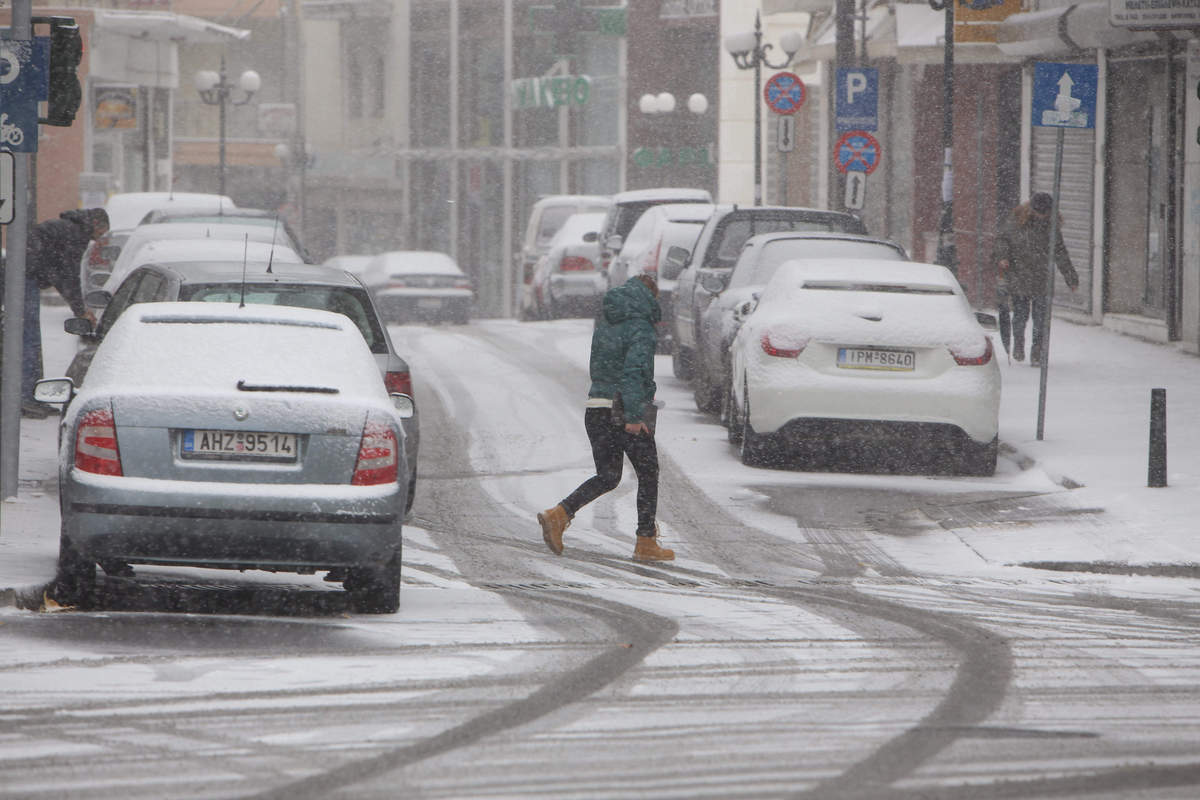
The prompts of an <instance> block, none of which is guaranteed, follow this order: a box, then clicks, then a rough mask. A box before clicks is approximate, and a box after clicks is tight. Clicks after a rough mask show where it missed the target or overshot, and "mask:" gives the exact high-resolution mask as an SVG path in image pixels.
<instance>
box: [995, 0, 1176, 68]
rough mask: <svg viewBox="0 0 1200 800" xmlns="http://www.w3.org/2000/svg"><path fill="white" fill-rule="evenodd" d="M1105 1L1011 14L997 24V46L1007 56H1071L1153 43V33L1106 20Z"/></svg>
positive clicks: (1154, 37)
mask: <svg viewBox="0 0 1200 800" xmlns="http://www.w3.org/2000/svg"><path fill="white" fill-rule="evenodd" d="M1108 14H1109V9H1108V3H1107V2H1093V3H1076V4H1075V5H1069V6H1060V7H1058V8H1048V9H1044V10H1042V11H1027V12H1022V13H1020V14H1013V15H1012V16H1011V17H1009V18H1008V19H1006V20H1004V21H1003V22H1001V23H999V25H998V27H997V31H996V39H997V42H996V43H997V46H998V47H999V48H1000V49H1001V50H1002V51H1004V52H1005V53H1007V54H1009V55H1015V56H1022V57H1028V56H1048V55H1071V54H1075V53H1079V52H1081V51H1083V50H1094V49H1096V48H1106V49H1108V48H1114V47H1123V46H1125V45H1130V44H1136V43H1138V42H1153V41H1156V40H1157V36H1156V34H1154V33H1153V32H1150V31H1135V30H1130V29H1129V28H1120V27H1116V26H1114V25H1112V24H1111V23H1110V22H1109V21H1108Z"/></svg>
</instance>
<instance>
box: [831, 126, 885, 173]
mask: <svg viewBox="0 0 1200 800" xmlns="http://www.w3.org/2000/svg"><path fill="white" fill-rule="evenodd" d="M882 157H883V148H881V147H880V146H879V140H877V139H876V138H875V137H874V136H872V135H871V134H869V133H867V132H866V131H846V132H845V133H843V134H842V136H841V138H840V139H838V140H837V144H835V145H834V146H833V158H834V162H833V165H834V166H835V167H837V170H838V172H841V173H846V172H865V173H866V174H868V175H870V174H871V173H872V172H874V171H875V168H876V167H878V166H879V159H880V158H882Z"/></svg>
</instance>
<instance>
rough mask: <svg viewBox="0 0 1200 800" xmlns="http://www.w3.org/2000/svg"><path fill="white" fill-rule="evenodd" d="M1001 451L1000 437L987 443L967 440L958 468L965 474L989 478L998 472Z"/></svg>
mask: <svg viewBox="0 0 1200 800" xmlns="http://www.w3.org/2000/svg"><path fill="white" fill-rule="evenodd" d="M999 453H1000V437H998V436H997V437H996V438H995V439H992V441H990V442H988V443H987V444H976V443H975V442H973V441H971V440H969V439H968V440H967V442H966V444H964V445H963V449H962V452H961V453H960V455H959V461H958V469H959V472H960V473H962V474H963V475H974V476H977V477H983V478H987V477H990V476H992V475H995V474H996V459H997V457H998V456H999Z"/></svg>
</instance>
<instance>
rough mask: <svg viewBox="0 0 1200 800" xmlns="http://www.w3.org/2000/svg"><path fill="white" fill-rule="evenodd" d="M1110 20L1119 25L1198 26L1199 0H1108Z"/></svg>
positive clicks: (1125, 26) (1129, 26) (1199, 20)
mask: <svg viewBox="0 0 1200 800" xmlns="http://www.w3.org/2000/svg"><path fill="white" fill-rule="evenodd" d="M1108 21H1109V22H1110V23H1112V24H1113V25H1114V26H1116V27H1120V28H1198V27H1200V4H1198V3H1197V2H1196V0H1108Z"/></svg>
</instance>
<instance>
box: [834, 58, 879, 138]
mask: <svg viewBox="0 0 1200 800" xmlns="http://www.w3.org/2000/svg"><path fill="white" fill-rule="evenodd" d="M836 89H837V96H836V97H835V98H834V100H835V102H834V125H835V126H836V128H837V130H838V131H840V132H842V131H874V130H878V129H879V70H877V69H874V68H872V67H842V68H840V69H838V71H837V82H836Z"/></svg>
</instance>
